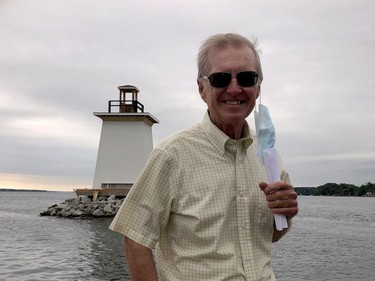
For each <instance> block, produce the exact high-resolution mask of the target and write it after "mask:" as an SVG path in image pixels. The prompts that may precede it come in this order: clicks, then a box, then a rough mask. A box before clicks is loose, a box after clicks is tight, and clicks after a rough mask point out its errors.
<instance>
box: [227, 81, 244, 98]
mask: <svg viewBox="0 0 375 281" xmlns="http://www.w3.org/2000/svg"><path fill="white" fill-rule="evenodd" d="M241 91H242V89H241V87H240V85H239V84H238V82H237V78H236V77H232V79H231V80H230V83H229V85H228V87H227V92H228V93H230V94H233V95H236V94H239V93H241Z"/></svg>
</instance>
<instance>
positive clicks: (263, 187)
mask: <svg viewBox="0 0 375 281" xmlns="http://www.w3.org/2000/svg"><path fill="white" fill-rule="evenodd" d="M267 186H268V183H266V182H264V181H262V182H260V183H259V188H260V189H261V190H262V191H264V190H265V189H266V187H267Z"/></svg>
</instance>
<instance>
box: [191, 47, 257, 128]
mask: <svg viewBox="0 0 375 281" xmlns="http://www.w3.org/2000/svg"><path fill="white" fill-rule="evenodd" d="M207 60H208V64H209V66H210V71H209V73H207V76H209V75H210V74H211V73H215V72H231V73H232V74H233V75H235V74H236V73H238V72H241V71H256V70H257V62H256V58H255V55H254V53H253V51H252V50H251V49H250V48H248V47H238V48H235V47H232V46H227V47H225V48H224V49H213V50H210V51H209V53H208V57H207ZM198 86H199V93H200V95H201V97H202V99H203V100H204V101H205V102H206V104H207V106H208V110H209V112H210V118H211V121H212V122H213V123H214V124H215V125H216V126H217V127H218V128H219V129H221V130H222V131H224V132H225V131H226V128H228V127H240V128H242V126H243V123H244V120H245V118H246V117H247V116H249V114H250V113H251V112H252V111H253V109H254V106H255V100H256V99H257V97H258V96H259V93H260V81H258V82H257V83H256V84H255V85H254V86H252V87H241V86H239V84H238V83H237V79H236V78H232V80H231V82H230V84H229V85H228V86H227V87H225V88H214V87H212V86H211V85H210V83H209V82H208V81H207V80H203V79H200V80H199V81H198Z"/></svg>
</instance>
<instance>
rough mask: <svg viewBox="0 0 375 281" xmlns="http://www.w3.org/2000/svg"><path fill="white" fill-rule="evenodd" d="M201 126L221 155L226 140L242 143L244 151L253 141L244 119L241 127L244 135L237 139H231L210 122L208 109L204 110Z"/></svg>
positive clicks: (223, 151)
mask: <svg viewBox="0 0 375 281" xmlns="http://www.w3.org/2000/svg"><path fill="white" fill-rule="evenodd" d="M202 127H203V130H204V132H205V133H206V135H207V137H208V139H209V140H210V142H211V143H212V145H213V146H214V147H215V148H216V149H217V151H218V152H219V153H220V154H221V155H224V153H225V144H226V143H227V142H228V141H230V142H239V143H242V145H243V146H244V148H245V151H246V150H247V149H248V148H249V146H250V145H251V144H252V143H253V138H252V136H251V132H250V128H249V124H248V123H247V121H246V120H245V124H244V127H243V129H242V135H243V136H244V137H243V138H241V139H239V140H238V141H236V140H232V139H231V138H230V137H228V136H227V135H226V134H225V133H224V132H223V131H221V130H220V129H219V128H218V127H216V126H215V125H214V123H212V121H211V119H210V115H209V113H208V111H207V112H206V114H205V116H204V118H203V122H202Z"/></svg>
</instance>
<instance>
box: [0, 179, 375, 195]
mask: <svg viewBox="0 0 375 281" xmlns="http://www.w3.org/2000/svg"><path fill="white" fill-rule="evenodd" d="M294 189H295V191H296V192H297V193H298V195H307V196H359V197H361V196H364V197H375V183H372V182H368V183H367V184H363V185H361V186H357V185H354V184H347V183H340V184H338V183H325V184H323V185H320V186H317V187H310V186H309V187H302V186H298V187H294ZM0 192H69V191H55V190H46V189H16V188H0Z"/></svg>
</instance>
